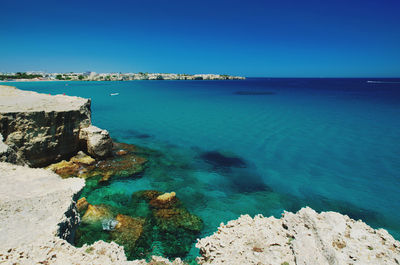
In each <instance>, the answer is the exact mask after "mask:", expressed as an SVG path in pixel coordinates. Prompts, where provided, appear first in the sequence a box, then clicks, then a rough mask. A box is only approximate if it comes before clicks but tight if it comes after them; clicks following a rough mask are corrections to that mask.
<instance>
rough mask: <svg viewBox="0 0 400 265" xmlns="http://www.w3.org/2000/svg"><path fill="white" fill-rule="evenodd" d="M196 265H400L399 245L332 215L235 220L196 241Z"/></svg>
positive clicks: (360, 224)
mask: <svg viewBox="0 0 400 265" xmlns="http://www.w3.org/2000/svg"><path fill="white" fill-rule="evenodd" d="M196 247H198V248H199V249H200V254H201V257H199V258H198V262H199V263H200V264H281V265H282V264H284V265H291V264H304V265H306V264H343V265H344V264H346V265H347V264H396V265H398V264H400V242H399V241H396V240H394V239H393V237H392V236H391V235H389V234H388V232H387V231H386V230H383V229H378V230H374V229H372V228H371V227H370V226H368V225H367V224H365V223H363V222H362V221H360V220H359V221H355V220H353V219H350V218H349V217H348V216H346V215H341V214H339V213H336V212H322V213H320V214H318V213H317V212H315V211H314V210H312V209H311V208H303V209H301V210H300V211H299V212H297V213H296V214H294V213H290V212H285V213H284V214H283V215H282V218H281V219H276V218H274V217H269V218H266V217H263V216H262V215H258V216H255V217H254V218H251V217H250V216H248V215H242V216H241V217H240V218H239V219H237V220H233V221H229V222H228V223H227V224H226V225H224V224H221V226H220V227H219V228H218V231H217V232H216V233H214V234H213V235H211V236H209V237H206V238H203V239H201V240H199V241H198V243H197V244H196Z"/></svg>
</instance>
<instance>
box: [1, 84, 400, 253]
mask: <svg viewBox="0 0 400 265" xmlns="http://www.w3.org/2000/svg"><path fill="white" fill-rule="evenodd" d="M5 84H6V85H7V84H8V85H13V86H16V87H18V88H20V89H24V90H33V91H37V92H40V93H50V94H64V93H65V94H66V95H71V96H80V97H86V98H91V99H92V122H93V124H94V125H96V126H98V127H100V128H104V129H107V130H108V131H109V132H110V135H111V136H112V138H113V139H114V140H115V141H119V142H125V143H131V144H135V145H138V146H142V147H146V148H150V149H153V150H157V151H159V152H160V153H161V154H162V155H163V162H162V163H159V166H158V168H153V169H150V170H147V171H146V172H145V173H144V174H143V176H142V177H140V178H134V179H120V180H117V181H113V182H112V183H111V184H110V185H107V186H104V187H102V188H100V189H97V190H96V192H94V193H93V194H91V195H90V196H89V197H88V198H87V199H88V200H89V201H90V202H91V203H95V202H96V203H100V202H102V201H104V200H106V199H105V196H104V194H108V195H109V194H113V193H119V194H121V193H123V194H127V195H130V194H132V193H133V192H135V191H139V190H145V189H154V190H159V191H163V192H170V191H174V192H176V194H177V196H178V197H179V199H180V200H181V201H182V202H183V203H184V205H185V207H186V208H187V209H188V210H189V211H191V212H192V213H194V214H196V215H198V216H199V217H201V218H202V220H203V222H204V229H203V230H202V232H201V235H200V237H204V236H208V235H210V234H212V233H214V232H215V231H216V230H217V227H218V226H219V225H220V223H222V222H223V223H226V222H227V221H229V220H232V219H235V218H238V217H239V216H240V215H243V214H249V215H251V216H254V215H257V214H262V215H264V216H271V215H272V216H275V217H277V218H279V217H280V216H281V214H282V213H283V212H284V211H292V212H296V211H298V210H299V209H301V208H302V207H306V206H309V207H312V208H313V209H315V210H316V211H338V212H340V213H342V214H346V215H349V216H350V217H351V218H354V219H362V220H363V221H365V222H366V223H367V224H368V225H370V226H372V227H374V228H384V229H387V230H388V231H389V232H390V233H391V234H392V235H393V236H394V237H395V238H396V239H400V196H399V194H400V192H399V191H400V79H383V78H367V79H358V78H347V79H340V78H333V79H326V78H315V79H311V78H248V79H246V80H226V81H206V80H203V81H201V80H199V81H167V80H160V81H146V80H144V81H121V82H85V81H82V82H81V81H69V82H68V81H65V82H64V81H57V82H14V83H13V82H7V83H5ZM194 244H195V242H194V243H193V247H192V250H191V251H190V253H189V254H188V255H189V256H193V257H194V256H196V255H198V250H197V249H196V248H195V247H194Z"/></svg>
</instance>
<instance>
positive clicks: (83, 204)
mask: <svg viewBox="0 0 400 265" xmlns="http://www.w3.org/2000/svg"><path fill="white" fill-rule="evenodd" d="M88 207H89V203H88V202H87V200H86V198H85V197H82V198H80V199H79V200H78V201H77V202H76V208H77V209H78V212H79V213H80V214H83V213H85V212H86V210H87V208H88Z"/></svg>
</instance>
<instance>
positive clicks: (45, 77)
mask: <svg viewBox="0 0 400 265" xmlns="http://www.w3.org/2000/svg"><path fill="white" fill-rule="evenodd" d="M243 79H246V78H245V77H242V76H232V75H221V74H194V75H190V74H166V73H142V72H139V73H95V72H85V73H73V72H71V73H44V72H28V73H22V72H17V73H0V82H1V81H3V82H4V81H5V82H7V81H9V82H31V81H133V80H243Z"/></svg>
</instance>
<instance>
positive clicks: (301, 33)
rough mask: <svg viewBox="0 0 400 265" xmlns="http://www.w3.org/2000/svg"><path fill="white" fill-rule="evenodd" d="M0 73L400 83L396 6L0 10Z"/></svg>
mask: <svg viewBox="0 0 400 265" xmlns="http://www.w3.org/2000/svg"><path fill="white" fill-rule="evenodd" d="M0 6H1V9H0V52H1V55H0V72H17V71H46V72H71V71H72V72H82V71H95V72H161V73H188V74H195V73H219V74H233V75H243V76H248V77H251V76H254V77H256V76H258V77H400V0H347V1H344V0H318V1H309V0H303V1H300V0H274V1H270V0H246V1H238V0H230V1H219V0H214V1H210V0H203V1H190V0H186V1H174V0H170V1H167V0H160V1H159V0H142V1H135V0H131V1H129V0H113V1H104V0H96V1H92V0H80V1H76V0H69V1H64V0H57V1H54V0H52V1H43V0H37V1H32V0H28V1H27V0H19V1H15V0H0Z"/></svg>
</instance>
